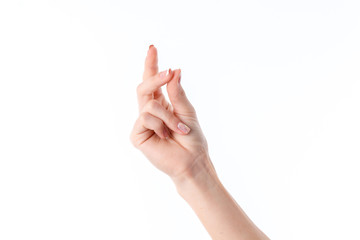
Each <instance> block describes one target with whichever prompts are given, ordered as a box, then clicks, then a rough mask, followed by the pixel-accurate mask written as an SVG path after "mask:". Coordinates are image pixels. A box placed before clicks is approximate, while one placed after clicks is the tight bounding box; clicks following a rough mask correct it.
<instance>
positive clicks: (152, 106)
mask: <svg viewBox="0 0 360 240" xmlns="http://www.w3.org/2000/svg"><path fill="white" fill-rule="evenodd" d="M148 107H149V110H156V109H158V108H159V103H158V102H157V101H156V100H151V101H149V104H148Z"/></svg>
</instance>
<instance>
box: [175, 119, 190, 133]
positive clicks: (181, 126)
mask: <svg viewBox="0 0 360 240" xmlns="http://www.w3.org/2000/svg"><path fill="white" fill-rule="evenodd" d="M177 127H178V129H179V130H180V131H181V132H183V133H185V134H187V133H189V132H190V128H189V127H188V126H186V125H185V124H184V123H182V122H179V123H178V125H177Z"/></svg>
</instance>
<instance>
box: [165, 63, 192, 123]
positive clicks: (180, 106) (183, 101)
mask: <svg viewBox="0 0 360 240" xmlns="http://www.w3.org/2000/svg"><path fill="white" fill-rule="evenodd" d="M180 80H181V69H176V70H174V75H173V78H172V79H171V80H170V81H169V82H168V83H167V85H166V88H167V92H168V96H169V100H170V102H171V105H172V106H173V109H174V113H176V114H180V115H186V116H192V117H193V116H195V115H196V113H195V108H194V107H193V105H192V104H191V103H190V101H189V99H188V98H187V97H186V94H185V91H184V89H183V88H182V86H181V84H180Z"/></svg>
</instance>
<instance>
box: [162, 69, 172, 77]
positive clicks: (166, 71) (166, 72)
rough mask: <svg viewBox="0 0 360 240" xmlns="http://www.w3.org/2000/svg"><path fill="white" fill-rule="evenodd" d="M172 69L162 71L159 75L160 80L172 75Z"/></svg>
mask: <svg viewBox="0 0 360 240" xmlns="http://www.w3.org/2000/svg"><path fill="white" fill-rule="evenodd" d="M170 71H171V70H170V68H169V69H168V70H165V71H162V72H160V74H159V77H160V78H165V77H166V76H167V75H169V74H170Z"/></svg>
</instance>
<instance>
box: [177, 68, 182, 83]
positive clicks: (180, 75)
mask: <svg viewBox="0 0 360 240" xmlns="http://www.w3.org/2000/svg"><path fill="white" fill-rule="evenodd" d="M180 80H181V69H180V73H179V81H178V83H180Z"/></svg>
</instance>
